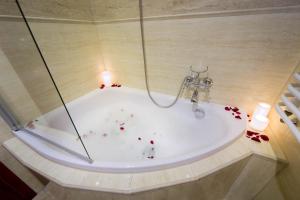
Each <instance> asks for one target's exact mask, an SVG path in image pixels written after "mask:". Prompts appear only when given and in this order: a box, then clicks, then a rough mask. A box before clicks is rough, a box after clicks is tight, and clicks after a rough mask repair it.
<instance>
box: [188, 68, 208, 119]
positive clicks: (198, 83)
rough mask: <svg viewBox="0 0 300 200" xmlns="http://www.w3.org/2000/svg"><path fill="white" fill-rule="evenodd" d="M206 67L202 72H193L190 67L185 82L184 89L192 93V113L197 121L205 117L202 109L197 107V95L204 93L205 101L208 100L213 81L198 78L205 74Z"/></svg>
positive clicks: (206, 78)
mask: <svg viewBox="0 0 300 200" xmlns="http://www.w3.org/2000/svg"><path fill="white" fill-rule="evenodd" d="M207 72H208V67H206V69H205V70H203V71H195V70H193V68H192V66H191V67H190V75H189V76H187V77H186V81H185V85H184V86H185V88H187V89H190V90H192V91H193V94H192V97H191V102H192V103H193V105H192V111H193V112H194V114H195V117H196V118H198V119H202V118H203V117H204V116H205V111H204V109H202V108H200V107H199V106H198V102H199V93H200V92H204V93H205V100H206V101H208V100H209V91H210V88H211V87H212V85H213V80H212V79H211V78H210V77H208V75H206V77H200V74H203V73H207Z"/></svg>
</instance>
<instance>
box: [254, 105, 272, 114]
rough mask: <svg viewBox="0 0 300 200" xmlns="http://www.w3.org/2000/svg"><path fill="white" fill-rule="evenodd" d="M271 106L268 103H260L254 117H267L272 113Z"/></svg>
mask: <svg viewBox="0 0 300 200" xmlns="http://www.w3.org/2000/svg"><path fill="white" fill-rule="evenodd" d="M270 109H271V106H270V105H269V104H267V103H259V104H258V105H257V106H256V108H255V111H254V113H253V115H252V116H253V117H255V116H257V115H262V116H264V117H267V116H268V114H269V112H270Z"/></svg>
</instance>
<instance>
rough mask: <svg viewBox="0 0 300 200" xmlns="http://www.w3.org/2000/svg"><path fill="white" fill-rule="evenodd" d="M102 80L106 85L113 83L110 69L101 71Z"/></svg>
mask: <svg viewBox="0 0 300 200" xmlns="http://www.w3.org/2000/svg"><path fill="white" fill-rule="evenodd" d="M101 76H102V81H103V83H104V85H106V86H110V85H111V74H110V72H109V71H107V70H105V71H103V72H102V73H101Z"/></svg>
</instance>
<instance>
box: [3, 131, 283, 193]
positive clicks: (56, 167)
mask: <svg viewBox="0 0 300 200" xmlns="http://www.w3.org/2000/svg"><path fill="white" fill-rule="evenodd" d="M3 145H4V147H5V148H6V149H7V150H8V151H9V152H11V153H12V154H13V155H14V156H15V157H16V158H17V159H18V160H19V161H20V162H21V163H22V164H24V165H25V166H27V167H29V168H30V169H32V170H34V171H36V172H38V173H39V174H41V175H43V176H45V177H46V178H48V179H49V180H50V181H53V182H56V183H57V184H59V185H61V186H63V187H67V188H77V189H87V190H94V191H102V192H112V193H122V194H132V193H136V192H142V191H147V190H152V189H158V188H162V187H167V186H171V185H175V184H179V183H186V182H190V181H195V180H198V179H200V178H203V177H205V176H207V175H210V174H212V173H214V172H217V171H218V170H221V169H223V168H225V167H227V166H230V165H232V164H234V163H236V162H238V161H241V160H243V159H245V158H247V157H250V156H252V155H257V156H259V157H262V158H265V159H267V160H271V161H274V165H277V164H278V165H279V166H285V165H286V163H287V161H286V158H285V157H284V155H283V153H282V152H280V150H278V149H276V151H275V150H274V147H273V148H272V146H274V145H272V146H271V143H269V142H262V143H256V142H254V141H251V140H249V139H248V138H246V137H245V135H242V136H241V137H239V138H238V139H237V140H235V141H234V142H233V143H232V144H230V145H229V146H227V147H226V148H224V149H223V150H220V151H218V152H216V153H214V154H212V155H210V156H208V157H206V158H203V159H201V160H198V161H195V162H193V163H190V164H186V165H181V166H178V167H173V168H169V169H164V170H158V171H151V172H141V173H101V172H93V171H87V170H81V169H75V168H71V167H67V166H64V165H61V164H58V163H55V162H53V161H50V160H48V159H46V158H44V157H43V156H41V155H39V154H38V153H37V152H35V151H34V150H32V149H31V148H30V147H29V146H27V145H26V144H24V143H23V142H22V141H21V140H19V139H18V138H16V137H14V138H12V139H9V140H7V141H5V142H4V144H3ZM279 168H280V167H279ZM279 168H278V169H279Z"/></svg>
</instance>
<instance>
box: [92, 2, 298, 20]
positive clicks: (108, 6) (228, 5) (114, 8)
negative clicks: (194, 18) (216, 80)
mask: <svg viewBox="0 0 300 200" xmlns="http://www.w3.org/2000/svg"><path fill="white" fill-rule="evenodd" d="M91 5H92V7H91V8H92V11H93V16H94V19H95V20H96V21H105V20H116V19H118V20H119V19H129V18H137V17H139V10H138V6H139V3H138V0H110V1H101V0H93V1H91ZM297 5H300V2H299V1H298V0H243V1H240V0H230V1H220V0H202V1H199V0H168V1H161V0H143V8H144V16H145V17H152V16H166V15H182V14H195V13H203V12H222V11H235V10H245V9H261V8H272V7H273V8H277V7H286V6H297Z"/></svg>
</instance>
